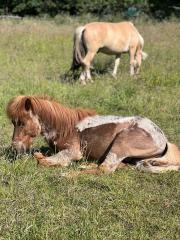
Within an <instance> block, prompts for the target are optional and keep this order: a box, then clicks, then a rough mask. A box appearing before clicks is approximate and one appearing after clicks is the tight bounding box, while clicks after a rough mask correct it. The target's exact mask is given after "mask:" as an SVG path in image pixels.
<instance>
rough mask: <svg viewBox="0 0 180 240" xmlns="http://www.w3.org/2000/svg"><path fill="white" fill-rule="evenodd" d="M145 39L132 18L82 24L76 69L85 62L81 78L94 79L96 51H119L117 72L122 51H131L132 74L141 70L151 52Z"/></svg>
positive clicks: (77, 37)
mask: <svg viewBox="0 0 180 240" xmlns="http://www.w3.org/2000/svg"><path fill="white" fill-rule="evenodd" d="M143 45H144V40H143V38H142V36H141V35H140V33H139V32H138V30H137V29H136V28H135V26H134V25H133V23H131V22H121V23H107V22H92V23H88V24H86V25H84V26H81V27H78V28H77V29H76V30H75V34H74V48H73V61H72V66H71V69H72V70H73V71H74V70H76V69H77V68H79V67H80V66H82V68H83V71H82V73H81V75H80V82H81V83H82V84H86V81H88V80H90V81H91V73H90V68H91V62H92V60H93V58H94V56H95V54H96V53H98V52H102V53H105V54H109V55H115V56H116V59H115V66H114V70H113V74H112V75H113V76H114V77H115V76H116V73H117V68H118V66H119V63H120V57H121V54H122V53H126V52H129V54H130V75H134V74H138V73H139V70H140V66H141V61H142V58H143V59H145V58H146V57H147V54H146V53H145V52H143V51H142V49H143Z"/></svg>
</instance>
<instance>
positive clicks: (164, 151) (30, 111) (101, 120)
mask: <svg viewBox="0 0 180 240" xmlns="http://www.w3.org/2000/svg"><path fill="white" fill-rule="evenodd" d="M7 115H8V117H9V118H10V119H11V120H12V122H13V124H14V133H13V139H12V145H13V146H14V148H16V149H17V151H20V152H22V151H25V150H26V149H29V148H30V146H31V145H32V143H33V140H34V138H35V137H36V136H38V135H39V134H41V135H42V136H44V137H45V139H46V141H47V142H48V144H49V146H50V147H54V148H55V149H56V151H57V150H58V151H59V152H58V153H57V154H55V155H53V156H51V157H44V156H43V155H42V154H40V153H36V154H35V157H36V158H37V160H38V162H39V163H40V164H42V165H45V166H68V165H69V164H70V163H71V162H72V161H73V160H76V161H77V160H80V159H81V158H82V157H86V158H89V159H91V158H93V159H96V160H97V162H98V163H99V165H98V166H97V167H95V166H94V165H93V166H94V168H92V169H89V168H88V169H86V170H83V171H81V172H80V173H77V174H81V173H94V174H99V173H110V172H113V171H115V170H116V169H118V168H120V167H122V166H124V165H125V162H126V161H125V160H126V159H127V158H128V159H129V158H131V159H136V160H138V163H137V168H138V169H140V170H144V171H151V172H159V171H166V170H172V169H173V170H178V169H179V167H180V152H179V150H178V148H177V147H176V146H175V145H173V144H170V143H169V142H168V141H167V139H166V137H165V136H164V134H163V132H162V131H161V130H160V128H159V127H158V126H157V125H155V124H154V123H153V122H152V121H151V120H149V119H147V118H143V117H140V116H132V117H122V116H112V115H109V116H99V115H96V112H95V111H94V110H90V109H73V108H68V107H64V106H62V105H61V104H59V103H58V102H56V101H54V100H51V99H50V98H47V97H46V98H43V97H36V96H17V97H15V98H13V99H11V100H10V102H9V104H8V106H7Z"/></svg>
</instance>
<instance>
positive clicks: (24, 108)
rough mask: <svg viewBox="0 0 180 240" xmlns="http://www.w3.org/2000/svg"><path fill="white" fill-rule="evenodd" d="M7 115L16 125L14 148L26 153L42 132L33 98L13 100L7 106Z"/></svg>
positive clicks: (21, 97)
mask: <svg viewBox="0 0 180 240" xmlns="http://www.w3.org/2000/svg"><path fill="white" fill-rule="evenodd" d="M7 115H8V117H9V119H11V121H12V123H13V125H14V132H13V137H12V146H13V148H15V149H16V150H17V152H19V153H22V152H26V151H27V150H29V148H30V146H31V145H32V143H33V139H34V138H35V137H36V136H37V135H39V134H40V132H41V125H40V123H39V119H38V116H37V115H36V114H35V112H34V108H33V102H32V98H31V97H26V96H18V97H15V98H13V99H11V100H10V102H9V103H8V106H7Z"/></svg>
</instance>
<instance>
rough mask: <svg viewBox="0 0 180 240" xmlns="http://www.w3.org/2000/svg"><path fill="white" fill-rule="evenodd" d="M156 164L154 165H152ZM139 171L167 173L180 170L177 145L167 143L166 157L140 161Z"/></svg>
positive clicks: (179, 152) (179, 155)
mask: <svg viewBox="0 0 180 240" xmlns="http://www.w3.org/2000/svg"><path fill="white" fill-rule="evenodd" d="M153 162H154V165H152V163H153ZM137 169H138V170H140V171H145V172H153V173H159V172H166V171H170V170H174V171H177V170H180V151H179V149H178V147H177V146H176V145H175V144H172V143H169V142H168V143H167V151H166V153H165V155H164V156H162V157H159V158H153V159H146V160H143V161H139V162H138V164H137Z"/></svg>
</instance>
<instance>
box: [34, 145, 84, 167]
mask: <svg viewBox="0 0 180 240" xmlns="http://www.w3.org/2000/svg"><path fill="white" fill-rule="evenodd" d="M34 157H35V158H36V160H37V161H38V163H39V164H40V165H43V166H47V167H50V166H61V167H67V166H69V165H70V163H71V162H72V161H73V160H80V159H81V158H82V155H81V152H80V151H78V150H76V149H65V150H62V151H60V152H58V153H57V154H55V155H53V156H50V157H46V156H44V155H43V154H42V153H39V152H35V153H34Z"/></svg>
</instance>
